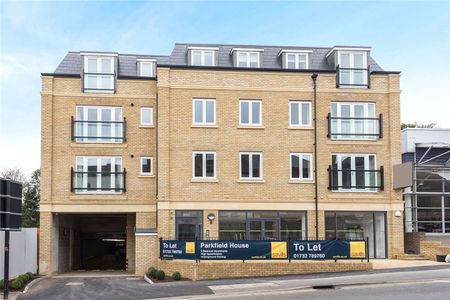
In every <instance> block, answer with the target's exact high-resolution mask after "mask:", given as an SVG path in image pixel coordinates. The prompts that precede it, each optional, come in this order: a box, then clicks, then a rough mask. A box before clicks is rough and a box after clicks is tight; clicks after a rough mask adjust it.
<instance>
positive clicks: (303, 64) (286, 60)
mask: <svg viewBox="0 0 450 300" xmlns="http://www.w3.org/2000/svg"><path fill="white" fill-rule="evenodd" d="M310 52H311V51H308V50H281V51H280V54H279V55H281V56H282V62H283V68H284V69H294V70H300V69H308V68H309V53H310Z"/></svg>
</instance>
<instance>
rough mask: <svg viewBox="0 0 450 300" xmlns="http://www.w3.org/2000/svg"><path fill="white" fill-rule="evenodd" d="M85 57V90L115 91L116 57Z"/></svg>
mask: <svg viewBox="0 0 450 300" xmlns="http://www.w3.org/2000/svg"><path fill="white" fill-rule="evenodd" d="M83 57H84V91H85V92H99V93H105V92H111V93H112V92H114V74H115V73H114V72H115V71H114V57H112V56H111V57H109V56H83Z"/></svg>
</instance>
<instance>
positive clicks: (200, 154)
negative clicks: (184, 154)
mask: <svg viewBox="0 0 450 300" xmlns="http://www.w3.org/2000/svg"><path fill="white" fill-rule="evenodd" d="M192 178H194V179H215V178H216V152H214V151H194V152H192Z"/></svg>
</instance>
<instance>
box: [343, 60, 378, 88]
mask: <svg viewBox="0 0 450 300" xmlns="http://www.w3.org/2000/svg"><path fill="white" fill-rule="evenodd" d="M336 87H337V88H345V87H354V88H358V87H360V88H370V73H369V69H368V68H367V69H358V68H342V67H340V66H339V65H338V66H337V67H336Z"/></svg>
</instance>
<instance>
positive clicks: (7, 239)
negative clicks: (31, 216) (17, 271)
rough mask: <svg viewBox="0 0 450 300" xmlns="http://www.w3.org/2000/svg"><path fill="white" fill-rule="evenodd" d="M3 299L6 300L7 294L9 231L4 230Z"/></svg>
mask: <svg viewBox="0 0 450 300" xmlns="http://www.w3.org/2000/svg"><path fill="white" fill-rule="evenodd" d="M3 275H4V276H3V277H4V278H3V282H4V285H3V299H4V300H8V292H9V230H5V268H4V271H3Z"/></svg>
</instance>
